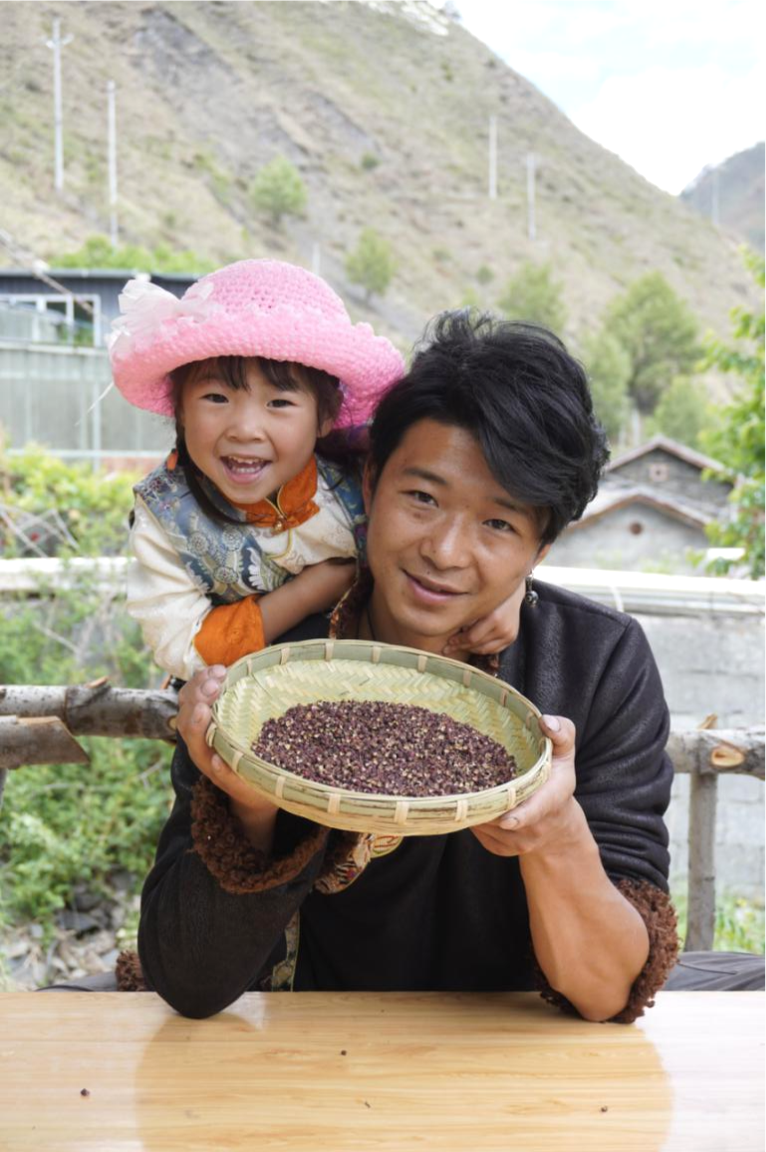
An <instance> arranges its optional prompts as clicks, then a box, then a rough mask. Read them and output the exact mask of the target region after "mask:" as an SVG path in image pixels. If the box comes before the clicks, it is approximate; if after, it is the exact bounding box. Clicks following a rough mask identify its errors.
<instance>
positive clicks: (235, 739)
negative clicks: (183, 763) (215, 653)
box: [207, 640, 551, 836]
mask: <svg viewBox="0 0 766 1152" xmlns="http://www.w3.org/2000/svg"><path fill="white" fill-rule="evenodd" d="M349 699H352V700H379V701H384V702H386V703H397V704H416V705H419V706H420V707H423V708H430V709H431V711H433V712H443V713H445V714H447V715H448V716H451V717H453V719H455V720H460V721H462V722H464V723H467V724H472V725H473V726H474V727H475V728H478V729H479V730H480V731H482V732H483V733H485V734H486V735H487V736H490V737H492V739H494V740H497V741H498V743H500V744H502V745H503V746H504V747H505V748H506V749H507V750H508V752H510V753H511V754H512V755H513V756H514V757H515V759H516V763H517V766H518V775H517V776H516V777H515V778H514V779H513V780H510V781H508V782H507V783H505V784H501V785H499V786H497V787H494V788H488V789H486V790H484V791H481V792H464V793H460V794H458V795H452V796H427V797H424V796H388V795H381V794H377V793H369V792H352V791H348V790H346V789H343V788H338V787H333V786H331V785H327V784H319V783H316V782H314V781H312V780H306V779H304V778H303V777H301V776H297V775H295V774H294V773H291V772H287V771H285V770H284V769H283V768H279V767H277V766H275V765H273V764H269V763H268V762H267V761H265V760H262V759H261V758H260V757H258V756H256V754H255V753H254V752H253V750H252V746H253V744H254V743H255V741H256V740H257V739H258V734H259V732H260V730H261V727H262V726H263V724H265V723H266V721H267V720H270V719H272V718H274V717H277V716H281V715H282V714H283V713H284V712H286V711H287V709H288V708H292V707H293V706H294V705H296V704H309V703H313V702H315V701H317V700H330V701H339V700H349ZM539 721H540V713H539V711H538V710H537V709H536V708H535V707H534V705H533V704H531V703H530V702H529V701H528V700H527V699H526V698H525V697H524V696H522V695H521V694H520V693H518V692H516V690H515V689H514V688H512V687H511V686H510V685H509V684H506V683H504V682H503V681H502V680H498V679H496V678H495V677H494V676H489V675H487V673H485V672H481V671H479V670H478V669H476V668H471V667H469V666H468V665H466V664H463V663H461V662H459V661H457V660H450V659H448V658H447V657H444V656H435V655H431V654H429V653H425V652H420V651H418V650H417V649H414V648H403V647H399V646H397V645H393V644H380V643H376V642H372V641H364V640H304V641H301V642H299V643H296V644H275V645H273V646H271V647H269V648H265V649H264V650H263V651H262V652H258V653H255V654H253V655H251V656H245V657H243V659H241V660H238V661H237V662H236V663H235V664H233V665H232V666H231V668H230V669H229V671H228V675H227V677H226V681H225V683H224V687H223V689H222V691H221V695H220V696H219V698H218V700H216V702H215V704H214V706H213V719H212V722H211V724H210V727H209V728H208V731H207V742H208V744H209V745H210V746H211V747H213V748H215V750H216V751H217V752H218V754H219V756H221V758H222V759H223V760H224V761H225V762H226V763H227V764H228V765H230V767H231V768H233V769H234V771H235V772H237V773H238V774H239V775H240V776H241V777H242V778H243V779H244V780H247V781H248V783H250V784H252V785H253V787H254V788H256V789H257V790H258V792H260V793H261V794H262V795H263V796H264V797H266V798H267V799H269V800H271V801H272V802H273V803H274V804H275V805H277V806H278V807H280V808H283V809H285V810H286V811H287V812H292V813H294V814H295V815H297V816H303V817H305V818H306V819H308V820H313V821H315V822H316V823H318V824H325V825H328V826H329V827H331V828H340V829H343V830H345V831H353V832H377V833H384V834H386V833H387V834H394V835H399V836H428V835H437V834H441V833H445V832H456V831H459V830H460V829H461V828H470V827H471V826H472V825H474V824H483V823H485V822H486V821H488V820H494V819H495V818H496V817H497V816H501V815H502V814H503V813H504V812H508V811H509V810H510V809H511V808H515V807H516V805H517V804H520V803H521V801H522V800H526V799H527V797H528V796H531V795H532V793H533V792H535V791H536V789H537V788H539V787H540V785H541V784H543V783H544V782H545V780H547V779H548V776H549V774H550V763H551V742H550V740H549V739H548V738H547V737H546V736H545V735H543V733H542V731H541V729H540V725H539Z"/></svg>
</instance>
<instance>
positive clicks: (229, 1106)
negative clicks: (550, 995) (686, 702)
mask: <svg viewBox="0 0 766 1152" xmlns="http://www.w3.org/2000/svg"><path fill="white" fill-rule="evenodd" d="M763 1008H764V994H763V993H757V992H738V993H714V992H703V993H692V992H676V993H673V992H666V993H661V994H660V995H659V997H658V999H657V1005H656V1007H655V1008H653V1009H651V1010H649V1012H648V1013H647V1015H646V1017H645V1018H643V1019H642V1020H641V1021H639V1022H638V1023H637V1024H636V1025H632V1026H624V1025H613V1024H589V1023H586V1022H584V1021H581V1020H578V1019H575V1018H571V1017H567V1016H564V1015H562V1014H561V1013H560V1012H558V1011H557V1010H556V1009H553V1008H551V1007H550V1006H548V1005H546V1004H544V1003H543V1002H542V1001H541V1000H540V999H539V998H538V997H537V996H535V995H533V994H500V993H498V994H454V995H451V994H450V995H445V994H440V993H425V994H399V993H388V994H384V995H379V994H375V993H344V994H336V993H333V994H330V993H293V994H291V993H272V994H270V995H269V994H265V995H261V994H256V993H251V994H248V995H246V996H243V997H242V998H241V999H240V1000H239V1001H238V1002H237V1003H236V1004H235V1005H233V1006H232V1008H231V1009H229V1010H228V1011H227V1012H224V1013H221V1014H220V1015H219V1016H215V1017H213V1018H211V1019H209V1020H186V1019H184V1018H182V1017H180V1016H177V1015H176V1014H175V1013H174V1012H173V1011H172V1010H171V1009H170V1008H168V1007H167V1005H165V1004H164V1003H163V1002H162V1001H161V1000H160V999H159V998H157V997H156V996H154V995H153V994H151V993H132V994H130V993H107V994H97V993H87V992H83V993H78V992H44V993H31V992H20V993H5V994H0V1148H2V1149H3V1152H31V1150H33V1149H34V1150H39V1152H95V1150H98V1152H117V1150H119V1152H140V1150H152V1152H159V1150H162V1152H176V1150H177V1152H187V1150H193V1152H196V1150H199V1149H205V1150H210V1152H225V1150H228V1149H243V1150H244V1149H248V1150H250V1149H257V1150H258V1152H271V1150H280V1152H284V1150H290V1152H304V1150H306V1152H308V1150H311V1152H324V1150H329V1152H346V1150H353V1152H366V1150H368V1149H386V1150H389V1152H410V1150H411V1152H425V1150H430V1149H439V1150H440V1152H453V1150H458V1149H459V1150H461V1152H483V1150H485V1149H491V1150H492V1152H500V1150H503V1152H505V1150H510V1149H518V1150H520V1152H543V1150H545V1152H569V1150H572V1152H575V1150H576V1152H601V1150H609V1152H632V1150H633V1149H636V1150H638V1149H640V1150H641V1152H653V1150H655V1149H657V1150H660V1149H662V1150H663V1152H676V1150H679V1152H680V1150H682V1149H683V1150H685V1152H706V1150H709V1152H727V1150H728V1149H732V1150H734V1149H736V1152H761V1150H762V1149H763V1073H764V1068H763Z"/></svg>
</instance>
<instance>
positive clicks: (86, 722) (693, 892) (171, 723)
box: [0, 680, 764, 951]
mask: <svg viewBox="0 0 766 1152" xmlns="http://www.w3.org/2000/svg"><path fill="white" fill-rule="evenodd" d="M176 712H177V699H176V695H175V693H174V692H172V691H159V690H158V691H139V690H135V689H128V688H112V687H111V686H110V684H109V683H108V681H106V680H98V681H95V682H93V683H91V684H84V685H75V686H70V687H66V686H59V687H56V686H53V687H51V686H44V687H39V686H36V685H7V686H0V805H2V793H3V785H4V783H5V778H6V775H7V772H8V770H9V769H14V768H20V767H23V766H24V765H27V764H72V763H77V764H87V763H89V760H90V758H89V756H88V754H87V752H86V750H85V749H84V748H83V747H82V745H81V744H79V742H78V737H81V736H106V737H112V738H118V737H134V738H138V737H141V738H143V739H149V740H169V741H172V740H174V738H175V716H176ZM668 753H669V755H670V758H671V760H672V761H673V764H674V767H675V770H676V772H681V773H688V774H689V776H690V777H691V780H690V790H689V871H688V915H687V934H686V940H685V943H684V947H685V948H686V949H687V950H695V951H696V950H704V949H709V948H712V945H713V934H714V930H715V819H716V804H717V788H718V778H719V776H721V775H723V774H729V773H736V774H737V775H746V776H753V777H756V778H757V779H759V780H763V778H764V730H763V728H732V729H716V728H697V729H692V730H690V731H673V732H671V733H670V738H669V740H668Z"/></svg>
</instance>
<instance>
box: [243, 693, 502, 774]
mask: <svg viewBox="0 0 766 1152" xmlns="http://www.w3.org/2000/svg"><path fill="white" fill-rule="evenodd" d="M253 750H254V752H255V753H256V755H257V756H260V757H261V759H263V760H267V761H268V762H269V763H270V764H275V765H277V766H278V767H280V768H284V769H286V770H287V771H289V772H294V773H295V774H296V775H298V776H302V777H304V779H307V780H314V781H316V782H318V783H320V784H329V785H334V786H335V787H338V788H343V789H348V790H351V791H354V792H375V793H379V794H383V795H388V796H449V795H454V794H456V793H461V792H481V791H483V790H484V789H486V788H494V787H496V786H497V785H499V784H503V783H505V782H506V781H507V780H510V779H511V778H512V777H513V776H514V775H516V772H517V765H516V761H515V760H514V758H513V756H511V755H510V753H508V752H507V751H506V749H505V748H503V746H502V745H501V744H498V742H497V741H496V740H492V739H491V738H490V737H489V736H485V735H484V733H482V732H479V731H478V730H477V729H476V728H473V727H472V726H471V725H470V724H463V723H461V722H460V721H458V720H453V719H452V717H451V716H447V715H445V714H444V713H441V712H432V711H430V709H428V708H420V707H417V706H415V705H410V704H389V703H384V702H382V701H377V700H373V701H361V700H343V701H340V702H331V701H319V702H317V703H314V704H298V705H296V706H295V707H293V708H289V709H288V710H287V711H286V712H285V713H284V714H283V715H282V716H278V717H276V718H275V719H273V720H268V721H267V722H266V723H265V724H264V726H263V728H262V729H261V732H260V735H259V737H258V740H257V742H256V743H255V744H254V745H253Z"/></svg>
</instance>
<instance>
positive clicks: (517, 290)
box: [498, 260, 567, 333]
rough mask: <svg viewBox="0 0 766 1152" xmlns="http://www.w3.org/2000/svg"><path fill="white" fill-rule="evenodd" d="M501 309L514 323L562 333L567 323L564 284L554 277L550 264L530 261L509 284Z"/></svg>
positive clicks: (523, 265)
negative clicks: (523, 322)
mask: <svg viewBox="0 0 766 1152" xmlns="http://www.w3.org/2000/svg"><path fill="white" fill-rule="evenodd" d="M498 307H499V308H501V309H502V311H503V312H505V314H506V316H508V317H509V318H510V319H511V320H526V321H528V322H529V323H531V324H542V325H543V326H544V327H546V328H550V329H551V331H552V332H556V333H560V332H561V330H562V329H563V327H564V325H565V324H566V319H567V311H566V307H565V305H564V302H563V300H562V285H561V284H560V283H559V281H557V280H554V278H553V269H552V268H551V266H550V264H535V263H533V262H532V261H531V260H527V261H526V262H525V263H524V264H522V266H521V268H520V269H519V271H518V272H517V274H516V275H515V276H514V277H513V278H512V279H511V280H509V281H508V283H507V284H506V287H505V292H504V294H503V296H502V297H501V298H500V300H498Z"/></svg>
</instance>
